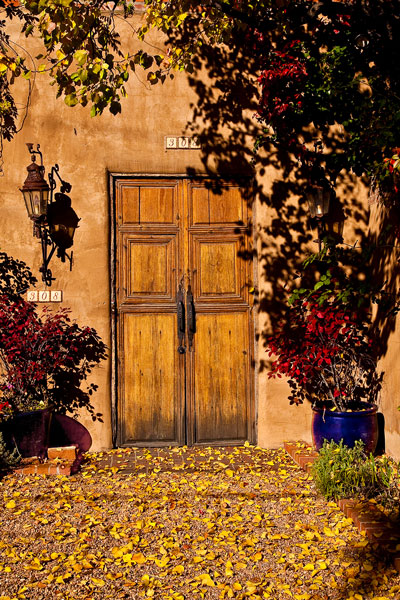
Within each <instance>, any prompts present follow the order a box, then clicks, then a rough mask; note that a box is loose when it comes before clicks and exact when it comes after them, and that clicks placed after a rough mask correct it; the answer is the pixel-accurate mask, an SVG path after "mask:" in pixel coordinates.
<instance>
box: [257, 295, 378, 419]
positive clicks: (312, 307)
mask: <svg viewBox="0 0 400 600" xmlns="http://www.w3.org/2000/svg"><path fill="white" fill-rule="evenodd" d="M319 299H320V298H319V294H318V293H316V294H314V295H311V296H309V297H308V298H306V299H297V300H296V301H295V302H294V303H293V304H292V306H291V307H290V308H289V309H288V314H287V318H286V320H285V322H284V323H283V324H281V326H280V327H279V328H278V330H277V331H276V332H275V334H274V335H272V336H270V337H269V338H268V340H267V347H268V354H269V356H274V357H275V359H274V360H273V362H272V365H271V371H270V372H269V374H268V376H269V377H282V376H285V377H287V378H288V382H289V385H290V387H291V390H292V393H291V395H290V396H289V400H290V403H291V404H302V403H303V402H304V400H309V401H310V402H311V403H312V405H313V406H314V407H316V406H320V407H321V406H326V407H333V406H334V407H336V409H337V410H339V411H345V410H347V409H357V408H362V406H363V402H366V401H367V402H370V403H371V402H372V403H373V402H375V401H376V395H377V393H378V391H379V388H380V377H379V376H378V374H377V371H376V359H375V358H374V353H373V348H372V344H371V340H370V339H369V337H368V326H367V320H366V319H365V318H364V319H363V320H362V321H360V318H359V315H358V314H356V313H355V311H354V310H352V309H351V307H350V306H346V305H344V304H338V303H336V302H325V303H322V304H321V302H318V300H319ZM363 316H364V317H365V315H363Z"/></svg>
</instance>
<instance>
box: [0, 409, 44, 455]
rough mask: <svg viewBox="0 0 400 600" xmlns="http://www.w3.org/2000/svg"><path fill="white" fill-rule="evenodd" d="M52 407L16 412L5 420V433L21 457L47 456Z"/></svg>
mask: <svg viewBox="0 0 400 600" xmlns="http://www.w3.org/2000/svg"><path fill="white" fill-rule="evenodd" d="M52 411H53V407H52V406H48V407H47V408H42V409H39V410H32V411H29V412H22V413H19V414H16V415H15V416H14V417H13V418H12V419H11V420H10V421H8V422H7V424H6V427H7V434H8V438H9V439H11V440H12V441H13V442H14V443H15V445H16V446H17V448H18V451H19V453H20V454H21V456H22V458H28V457H30V456H37V457H39V458H40V459H44V458H46V457H47V449H48V447H49V434H50V424H51V416H52Z"/></svg>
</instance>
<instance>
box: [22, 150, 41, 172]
mask: <svg viewBox="0 0 400 600" xmlns="http://www.w3.org/2000/svg"><path fill="white" fill-rule="evenodd" d="M26 145H27V147H28V150H29V154H30V155H31V156H32V161H33V162H35V160H36V156H35V155H36V154H38V155H39V156H40V167H41V169H42V171H43V172H44V166H43V154H42V153H41V151H40V144H36V150H34V149H33V144H29V143H27V144H26Z"/></svg>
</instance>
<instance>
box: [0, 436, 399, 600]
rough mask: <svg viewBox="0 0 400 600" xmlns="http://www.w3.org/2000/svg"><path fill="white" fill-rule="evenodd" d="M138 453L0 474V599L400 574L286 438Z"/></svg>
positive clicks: (304, 589)
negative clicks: (76, 468)
mask: <svg viewBox="0 0 400 600" xmlns="http://www.w3.org/2000/svg"><path fill="white" fill-rule="evenodd" d="M134 452H136V451H134V450H123V451H121V450H119V451H113V452H112V453H107V454H103V453H100V454H92V455H89V457H88V461H87V463H86V464H85V465H84V466H83V468H82V471H81V473H79V474H78V475H75V476H73V477H44V476H8V477H6V478H4V479H3V480H2V481H0V497H1V516H0V527H1V529H0V531H1V536H0V600H11V599H13V600H14V599H18V600H19V599H25V598H26V599H27V600H42V599H43V600H45V599H46V600H47V599H51V600H55V599H59V600H92V599H93V600H103V599H107V598H113V599H115V600H116V599H119V598H124V599H128V598H133V599H136V598H154V599H156V600H192V599H193V600H194V599H197V598H199V599H201V598H204V599H206V600H214V599H215V600H217V599H224V598H234V599H243V600H244V599H250V600H258V599H264V598H270V599H271V600H281V599H285V600H287V599H288V598H293V599H294V600H385V599H389V598H394V599H399V598H400V575H399V574H398V573H397V572H396V571H395V570H394V569H393V568H392V567H391V566H390V564H389V563H387V562H385V559H384V557H383V556H380V555H379V552H378V550H374V548H373V547H372V546H371V545H370V543H369V542H368V541H367V539H366V538H364V537H363V536H362V535H360V534H359V533H358V531H357V530H356V529H355V528H354V527H353V525H352V522H351V520H349V519H346V518H345V517H344V515H343V514H342V513H341V512H340V511H339V510H338V508H337V506H336V505H335V504H334V503H327V502H326V501H325V500H323V499H322V498H321V497H320V496H318V495H317V494H316V493H315V491H314V488H313V484H312V481H311V480H310V478H309V477H308V475H306V474H305V473H304V472H303V471H301V470H300V469H298V467H296V466H295V465H294V463H293V462H292V460H291V459H290V458H289V457H288V456H287V455H286V453H285V452H284V451H283V450H262V449H260V448H255V447H251V446H244V447H238V448H232V449H228V450H225V451H224V450H223V449H216V448H214V449H212V448H199V449H196V450H194V451H192V453H191V458H190V457H189V458H186V459H185V460H181V461H179V460H177V458H179V455H180V453H181V452H183V450H180V449H174V450H171V451H170V453H169V454H168V453H166V452H164V454H163V455H162V456H160V455H159V456H156V457H155V456H153V455H152V454H151V453H150V452H146V451H143V457H144V460H142V462H141V464H138V463H137V461H136V460H135V461H134V462H133V463H129V459H130V457H133V456H134V454H133V453H134ZM136 455H137V452H136V453H135V456H136ZM110 458H112V459H113V460H112V461H111V460H110ZM117 461H119V463H120V466H111V467H110V466H107V465H109V464H114V465H116V464H118V462H117ZM124 463H127V464H128V465H129V464H131V469H130V470H131V471H132V472H128V471H129V469H128V471H127V470H125V471H124V470H123V465H124ZM132 464H133V465H134V467H133V468H132Z"/></svg>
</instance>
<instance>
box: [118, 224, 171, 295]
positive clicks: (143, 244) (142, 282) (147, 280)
mask: <svg viewBox="0 0 400 600" xmlns="http://www.w3.org/2000/svg"><path fill="white" fill-rule="evenodd" d="M123 239H124V254H125V256H124V263H125V265H126V268H125V269H124V275H125V281H124V290H126V299H128V300H129V299H136V300H137V299H147V300H149V299H154V300H156V299H157V298H163V299H169V300H170V301H173V299H174V296H175V289H173V285H174V276H173V273H174V270H173V269H174V260H175V258H176V239H175V235H170V236H167V235H151V236H150V235H140V234H136V235H134V234H125V235H124V236H123Z"/></svg>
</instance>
